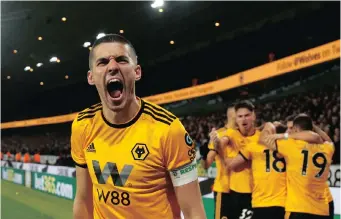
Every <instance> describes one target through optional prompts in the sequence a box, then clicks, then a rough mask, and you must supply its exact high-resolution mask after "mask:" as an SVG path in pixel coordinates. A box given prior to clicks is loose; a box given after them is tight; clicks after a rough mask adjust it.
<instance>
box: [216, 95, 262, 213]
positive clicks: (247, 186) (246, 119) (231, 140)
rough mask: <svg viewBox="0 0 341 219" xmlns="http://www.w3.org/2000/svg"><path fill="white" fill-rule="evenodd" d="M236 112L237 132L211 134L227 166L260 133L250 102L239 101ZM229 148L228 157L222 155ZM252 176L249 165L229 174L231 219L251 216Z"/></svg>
mask: <svg viewBox="0 0 341 219" xmlns="http://www.w3.org/2000/svg"><path fill="white" fill-rule="evenodd" d="M234 109H235V112H236V123H237V130H235V131H232V132H230V133H224V134H223V135H221V136H218V133H217V132H216V131H213V132H211V134H210V135H211V139H212V141H213V142H214V144H215V148H216V149H217V151H218V154H219V156H221V159H224V164H225V165H226V166H228V164H229V159H228V158H233V157H235V156H237V155H238V153H239V151H240V150H241V149H243V148H244V147H245V146H246V144H248V143H250V142H257V141H258V137H259V135H260V132H259V131H258V130H256V128H255V119H256V116H255V112H254V106H253V104H252V103H251V102H250V101H240V102H239V103H237V104H236V105H235V106H234ZM225 147H230V148H231V151H229V153H228V156H222V154H224V153H225V152H224V148H225ZM251 179H252V176H251V170H250V165H249V164H247V165H245V166H243V167H241V168H240V170H239V172H237V171H232V172H231V174H230V194H231V200H232V204H231V205H230V210H231V212H230V214H231V215H232V216H231V218H232V219H235V218H248V217H251V216H252V207H251V192H252V180H251Z"/></svg>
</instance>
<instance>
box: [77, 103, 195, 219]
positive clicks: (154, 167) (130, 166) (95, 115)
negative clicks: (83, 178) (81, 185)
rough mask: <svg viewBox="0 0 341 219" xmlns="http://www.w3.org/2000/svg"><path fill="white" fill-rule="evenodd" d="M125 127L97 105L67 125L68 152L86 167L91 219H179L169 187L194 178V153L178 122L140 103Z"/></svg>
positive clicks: (148, 105)
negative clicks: (88, 180)
mask: <svg viewBox="0 0 341 219" xmlns="http://www.w3.org/2000/svg"><path fill="white" fill-rule="evenodd" d="M140 104H141V108H140V110H139V112H138V113H137V115H136V116H135V117H134V118H133V119H132V120H131V121H129V122H128V123H125V124H112V123H110V122H108V121H107V120H106V119H105V117H104V116H103V113H102V106H101V104H97V105H94V106H92V107H90V108H88V109H86V110H84V111H82V112H80V113H79V114H78V116H77V118H76V119H75V120H74V122H73V124H72V135H71V154H72V158H73V160H74V161H75V162H76V165H78V166H80V167H84V168H88V171H89V174H90V177H91V180H92V183H93V203H94V218H95V219H107V218H118V219H126V218H141V219H143V218H180V208H179V205H178V202H177V200H176V195H175V191H174V186H181V185H184V184H187V183H190V182H193V181H195V180H197V170H196V165H195V149H194V144H193V141H192V140H191V138H190V136H189V135H188V134H187V132H186V130H185V128H184V127H183V125H182V124H181V122H180V120H179V119H178V118H176V117H175V116H174V115H173V114H171V113H170V112H168V111H166V110H165V109H163V108H161V107H159V106H157V105H155V104H152V103H149V102H147V101H144V100H142V99H140Z"/></svg>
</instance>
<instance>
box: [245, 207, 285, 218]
mask: <svg viewBox="0 0 341 219" xmlns="http://www.w3.org/2000/svg"><path fill="white" fill-rule="evenodd" d="M284 216H285V209H284V207H261V208H253V215H252V219H265V218H274V219H277V218H278V219H284Z"/></svg>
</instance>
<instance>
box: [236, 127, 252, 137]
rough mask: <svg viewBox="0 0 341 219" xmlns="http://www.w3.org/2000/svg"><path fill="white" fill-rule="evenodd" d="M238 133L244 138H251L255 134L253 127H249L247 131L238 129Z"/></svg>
mask: <svg viewBox="0 0 341 219" xmlns="http://www.w3.org/2000/svg"><path fill="white" fill-rule="evenodd" d="M239 131H240V133H242V135H244V136H251V135H253V134H254V133H255V131H256V130H255V127H253V126H252V127H251V128H250V129H249V130H246V129H239Z"/></svg>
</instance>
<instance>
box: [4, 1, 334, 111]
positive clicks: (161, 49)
mask: <svg viewBox="0 0 341 219" xmlns="http://www.w3.org/2000/svg"><path fill="white" fill-rule="evenodd" d="M151 4H152V2H151V1H148V2H132V1H129V2H66V1H65V2H64V1H62V2H1V11H2V14H1V30H2V33H1V35H2V36H1V72H2V74H1V77H2V78H1V79H2V101H3V103H4V101H5V102H6V106H4V105H3V107H5V108H3V109H10V106H14V104H18V102H19V103H20V102H21V101H23V100H24V99H26V97H30V96H35V95H38V94H39V93H40V94H41V93H42V92H45V91H46V90H51V89H53V88H60V87H62V86H65V85H71V84H77V83H84V82H85V81H86V72H87V70H88V54H89V48H88V47H84V45H83V44H84V43H85V42H90V44H91V43H92V42H93V41H94V40H95V38H96V36H97V35H98V34H99V33H120V31H121V32H122V30H123V32H122V34H123V35H124V36H125V37H127V38H128V39H129V40H130V41H131V42H132V43H133V44H134V46H135V48H136V50H137V53H138V56H139V62H140V64H141V65H142V68H143V69H144V74H145V75H147V77H153V76H159V77H160V74H161V73H164V72H160V68H159V66H160V64H162V65H164V66H166V63H173V62H172V61H173V60H175V59H176V60H182V59H183V60H185V62H188V63H190V64H191V65H192V66H194V65H195V66H197V69H196V68H194V67H193V68H192V67H189V69H192V70H193V71H196V72H198V71H199V70H198V69H202V67H200V66H198V65H202V62H199V63H196V60H195V59H194V60H193V58H192V59H191V57H197V56H198V54H199V56H211V55H210V54H209V55H207V53H206V52H205V49H207V48H213V47H214V45H220V43H221V42H235V41H234V40H236V39H241V40H250V38H251V39H252V40H250V42H251V41H252V43H250V44H245V43H243V42H244V41H242V43H241V44H239V46H236V43H233V45H232V44H230V47H229V48H226V49H224V50H225V51H226V53H230V54H231V53H232V54H233V56H236V57H238V58H243V59H244V60H243V61H244V63H243V64H242V65H240V64H239V66H243V68H249V67H253V66H255V65H260V64H263V63H264V62H266V59H267V54H268V53H269V52H271V51H272V50H276V55H277V56H279V57H280V56H282V57H283V56H286V55H290V54H292V53H295V52H299V51H302V50H304V49H308V48H311V47H312V46H317V45H320V44H323V43H326V42H328V41H331V40H335V39H338V38H339V30H340V29H339V28H340V25H339V24H340V23H339V13H340V8H339V4H340V3H338V2H329V3H328V2H326V3H325V2H208V1H206V2H194V1H187V2H185V1H171V2H165V4H164V6H162V9H163V12H160V11H159V10H160V8H152V7H151ZM319 16H321V17H319ZM300 17H302V18H305V17H307V18H308V19H311V18H313V19H316V20H318V21H316V22H320V23H319V24H318V25H320V26H319V28H318V29H315V30H314V27H316V25H317V24H316V22H315V21H312V22H311V23H310V24H309V25H307V24H308V23H309V21H307V22H306V23H304V22H302V21H301V20H299V22H298V23H297V22H296V21H295V20H296V18H300ZM63 18H64V19H63ZM286 21H290V22H291V23H285V22H286ZM283 22H284V24H281V23H283ZM216 23H219V25H218V24H216ZM276 23H278V24H281V25H282V26H281V28H279V31H278V32H277V31H276V29H272V32H273V33H274V34H276V32H277V34H281V38H278V37H277V36H275V35H274V37H273V38H272V39H273V40H272V41H269V40H262V38H263V36H265V37H269V36H266V35H268V32H266V33H265V35H264V34H263V33H262V29H264V28H265V27H266V26H267V25H270V24H276ZM324 23H325V24H324ZM322 24H323V25H322ZM297 25H299V26H297ZM291 26H295V27H296V30H298V31H297V32H292V31H291V30H290V27H291ZM302 26H303V27H306V28H307V29H306V30H304V29H302ZM297 28H298V29H297ZM286 29H288V31H286ZM329 30H330V31H329ZM328 31H329V32H328ZM253 32H257V33H258V32H260V33H262V34H263V35H262V34H260V35H252V36H250V34H251V33H253ZM330 32H331V33H330ZM335 33H337V34H336V35H335ZM288 36H291V38H290V37H289V38H288ZM39 37H41V38H39ZM247 37H249V38H247ZM270 38H271V36H270ZM266 39H268V38H266ZM170 41H174V44H171V43H170ZM306 41H308V43H302V42H306ZM289 44H293V45H292V46H291V47H290V48H294V49H291V50H290V48H289V49H288V45H289ZM253 45H257V46H255V47H252V46H253ZM87 46H89V45H87ZM280 48H281V49H282V50H281V49H280ZM262 49H263V51H261V50H262ZM246 51H247V53H245V52H246ZM260 51H261V53H260ZM238 52H239V54H238ZM189 54H196V56H195V55H190V56H188V55H189ZM200 54H201V55H200ZM259 54H261V55H262V57H261V58H260V56H259ZM52 57H56V58H55V59H54V62H50V60H51V58H52ZM252 57H253V58H252ZM210 58H211V57H210ZM207 59H209V58H207ZM56 60H59V62H57V61H56ZM187 60H190V61H187ZM252 60H257V63H254V62H253V63H252ZM259 60H262V61H261V63H258V62H259ZM52 61H53V59H52ZM262 62H263V63H262ZM38 63H42V65H41V64H38ZM181 63H182V64H183V63H184V61H182V62H181ZM37 64H38V65H37ZM207 64H208V65H210V64H209V63H207ZM234 64H235V62H234V61H232V62H231V63H230V66H231V68H230V69H229V70H228V72H229V73H236V71H238V70H244V69H240V67H239V69H238V68H237V67H235V66H233V65H234ZM38 66H39V67H38ZM181 67H182V66H181ZM220 67H223V66H220ZM179 68H180V67H179ZM25 69H26V70H25ZM30 69H33V70H30ZM221 69H222V70H224V68H220V70H221ZM162 70H163V69H162ZM165 72H166V70H165ZM205 72H206V71H204V72H200V74H207V73H205ZM167 73H169V72H167ZM181 74H183V72H181V71H179V72H177V71H175V72H174V71H173V72H172V77H174V78H176V77H182V76H181ZM66 75H67V79H66ZM41 82H43V86H41V85H40V84H41ZM142 84H143V86H146V83H145V82H142ZM188 85H190V84H188ZM179 86H180V85H179ZM181 86H182V85H181ZM172 87H174V86H170V88H169V89H172ZM175 87H176V86H175ZM182 87H183V86H182ZM163 91H167V90H163ZM153 92H158V91H151V92H149V93H148V92H145V95H148V94H151V93H153ZM6 107H7V108H6Z"/></svg>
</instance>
